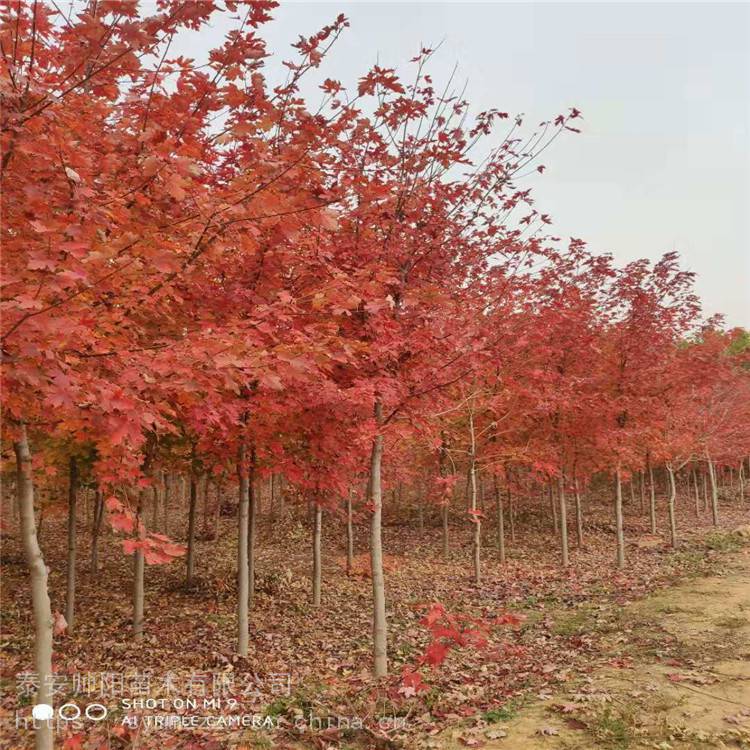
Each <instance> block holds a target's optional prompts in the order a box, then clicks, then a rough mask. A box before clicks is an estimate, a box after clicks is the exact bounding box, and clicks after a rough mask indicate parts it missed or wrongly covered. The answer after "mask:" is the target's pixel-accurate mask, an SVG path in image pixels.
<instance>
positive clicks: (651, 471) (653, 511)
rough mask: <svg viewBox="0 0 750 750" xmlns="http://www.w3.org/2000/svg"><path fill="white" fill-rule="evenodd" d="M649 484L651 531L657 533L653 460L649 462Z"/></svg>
mask: <svg viewBox="0 0 750 750" xmlns="http://www.w3.org/2000/svg"><path fill="white" fill-rule="evenodd" d="M648 485H649V493H650V494H649V501H648V514H649V518H650V519H651V533H652V534H656V486H655V485H654V467H653V466H651V461H650V459H649V462H648Z"/></svg>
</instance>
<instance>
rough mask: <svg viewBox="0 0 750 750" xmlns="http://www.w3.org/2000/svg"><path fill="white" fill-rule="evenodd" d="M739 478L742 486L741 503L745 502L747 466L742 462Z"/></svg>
mask: <svg viewBox="0 0 750 750" xmlns="http://www.w3.org/2000/svg"><path fill="white" fill-rule="evenodd" d="M737 478H738V481H739V484H740V503H744V502H745V465H744V463H743V462H742V461H740V468H739V472H738V473H737Z"/></svg>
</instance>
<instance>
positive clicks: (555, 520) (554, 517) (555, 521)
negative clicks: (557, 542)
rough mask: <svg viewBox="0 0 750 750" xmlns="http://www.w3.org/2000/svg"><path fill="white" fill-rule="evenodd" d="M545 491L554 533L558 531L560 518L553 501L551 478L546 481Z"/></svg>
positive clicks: (553, 492)
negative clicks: (547, 496)
mask: <svg viewBox="0 0 750 750" xmlns="http://www.w3.org/2000/svg"><path fill="white" fill-rule="evenodd" d="M547 493H548V495H549V505H550V508H551V510H552V526H553V528H554V530H555V534H557V533H558V532H559V531H560V519H559V518H558V517H557V503H555V491H554V489H553V488H552V480H551V479H550V480H549V482H548V483H547Z"/></svg>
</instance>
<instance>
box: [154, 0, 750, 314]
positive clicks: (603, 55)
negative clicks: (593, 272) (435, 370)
mask: <svg viewBox="0 0 750 750" xmlns="http://www.w3.org/2000/svg"><path fill="white" fill-rule="evenodd" d="M144 5H147V3H144ZM339 12H343V13H345V14H346V15H347V16H348V17H349V19H350V22H351V27H350V28H349V29H347V30H346V31H345V32H344V34H343V36H342V38H341V39H340V40H339V42H337V44H336V46H335V48H334V50H333V52H332V54H331V55H330V57H329V58H328V60H327V61H326V62H325V63H324V69H323V72H324V74H325V76H328V77H331V78H336V79H339V80H342V81H343V82H344V83H347V84H354V83H355V82H356V80H357V78H358V77H359V76H361V75H362V74H363V73H364V72H365V71H366V69H367V68H368V67H369V66H370V65H371V64H372V63H374V62H375V61H376V60H378V59H379V62H380V64H381V65H385V66H387V67H396V68H399V67H406V63H407V61H408V60H409V58H411V57H413V56H414V55H415V54H416V52H417V51H418V49H419V46H420V45H421V44H422V45H426V46H434V45H436V44H437V43H439V42H441V41H442V42H443V44H442V47H441V49H440V51H439V53H438V54H437V56H436V58H435V61H434V65H433V68H432V71H433V78H434V79H435V82H436V83H439V82H440V81H441V79H442V80H445V78H447V76H448V75H449V74H450V72H451V70H452V68H453V66H454V64H456V63H458V65H459V78H460V79H461V80H462V81H463V80H466V81H468V89H467V94H466V96H467V98H468V99H469V101H470V102H471V103H472V107H473V108H475V109H476V111H479V110H482V109H487V108H491V107H496V108H498V109H501V110H505V111H508V112H510V113H512V114H515V113H521V112H522V113H525V114H526V115H527V122H528V123H529V125H531V124H535V123H537V122H539V121H540V120H542V119H545V118H547V117H549V116H553V115H555V114H557V113H558V112H561V111H563V110H564V109H565V108H567V107H569V106H576V107H578V108H579V109H580V110H582V112H583V115H584V120H583V122H582V127H583V133H582V134H581V135H577V136H576V135H573V134H570V137H565V138H563V139H562V140H560V141H558V142H557V143H556V144H555V145H554V146H553V147H552V149H551V151H550V152H549V153H548V154H545V158H544V159H543V162H544V163H545V164H546V165H547V171H546V172H545V174H544V175H543V176H541V177H539V178H538V179H534V181H533V186H534V193H535V195H536V202H537V208H538V209H540V210H542V211H544V212H546V213H549V214H551V215H552V217H553V219H554V227H555V231H556V232H557V233H558V234H560V235H561V236H563V237H567V236H575V237H580V238H582V239H584V240H586V241H587V242H588V243H589V246H590V247H591V249H593V250H596V251H602V252H604V251H606V252H611V253H613V254H614V256H615V258H616V259H617V260H618V261H619V262H626V261H629V260H632V259H635V258H639V257H648V258H657V257H659V256H660V255H661V254H662V253H663V252H666V251H669V250H673V249H674V250H677V251H679V252H680V254H681V255H682V257H683V259H684V264H685V266H686V267H688V268H689V269H690V270H692V271H695V272H696V273H697V274H698V278H697V290H698V293H699V294H700V296H701V297H702V299H703V300H704V307H705V312H706V314H712V313H715V312H722V313H725V314H726V318H727V322H728V323H729V324H730V325H744V326H747V327H750V5H748V4H744V3H742V4H741V3H735V4H720V3H666V4H652V3H648V4H646V3H643V4H635V3H627V4H625V3H622V4H620V3H580V4H579V3H531V2H529V3H499V2H497V3H494V2H485V3H468V2H453V3H441V2H417V3H406V2H367V3H366V2H335V3H329V2H325V3H324V2H293V3H292V2H283V3H282V6H281V7H280V8H279V9H277V10H276V11H275V13H274V21H273V22H272V23H270V24H268V25H267V26H266V27H264V29H263V31H262V35H263V36H264V38H265V39H266V40H267V41H268V43H269V48H270V50H271V51H274V52H278V53H279V54H280V55H281V56H282V57H289V56H290V55H289V53H288V49H289V48H288V45H289V44H290V43H291V42H292V41H294V40H296V38H297V36H298V35H299V34H300V33H304V34H309V33H312V32H314V31H315V30H317V29H318V28H319V27H321V26H322V25H324V24H325V23H327V22H329V21H330V20H332V19H333V18H334V17H335V16H336V15H337V14H338V13H339ZM222 25H223V24H216V25H215V27H214V29H213V30H212V31H211V32H208V33H204V37H203V38H201V39H200V40H198V39H193V40H191V44H192V42H194V43H195V44H196V45H198V44H199V46H200V47H204V45H205V46H207V47H208V46H215V44H216V43H217V42H218V40H219V38H220V37H221V36H222V33H223V29H222ZM173 50H174V48H173ZM179 52H181V53H183V54H187V55H189V56H192V57H200V56H201V55H200V53H199V51H198V47H197V46H192V48H191V49H180V50H179Z"/></svg>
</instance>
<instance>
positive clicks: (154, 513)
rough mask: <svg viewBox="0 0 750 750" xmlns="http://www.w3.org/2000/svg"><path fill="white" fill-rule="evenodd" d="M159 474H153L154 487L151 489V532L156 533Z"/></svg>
mask: <svg viewBox="0 0 750 750" xmlns="http://www.w3.org/2000/svg"><path fill="white" fill-rule="evenodd" d="M158 477H159V474H158V473H157V474H154V486H153V488H152V495H153V497H152V501H153V507H152V509H151V530H152V531H158V529H159V481H158Z"/></svg>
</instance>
